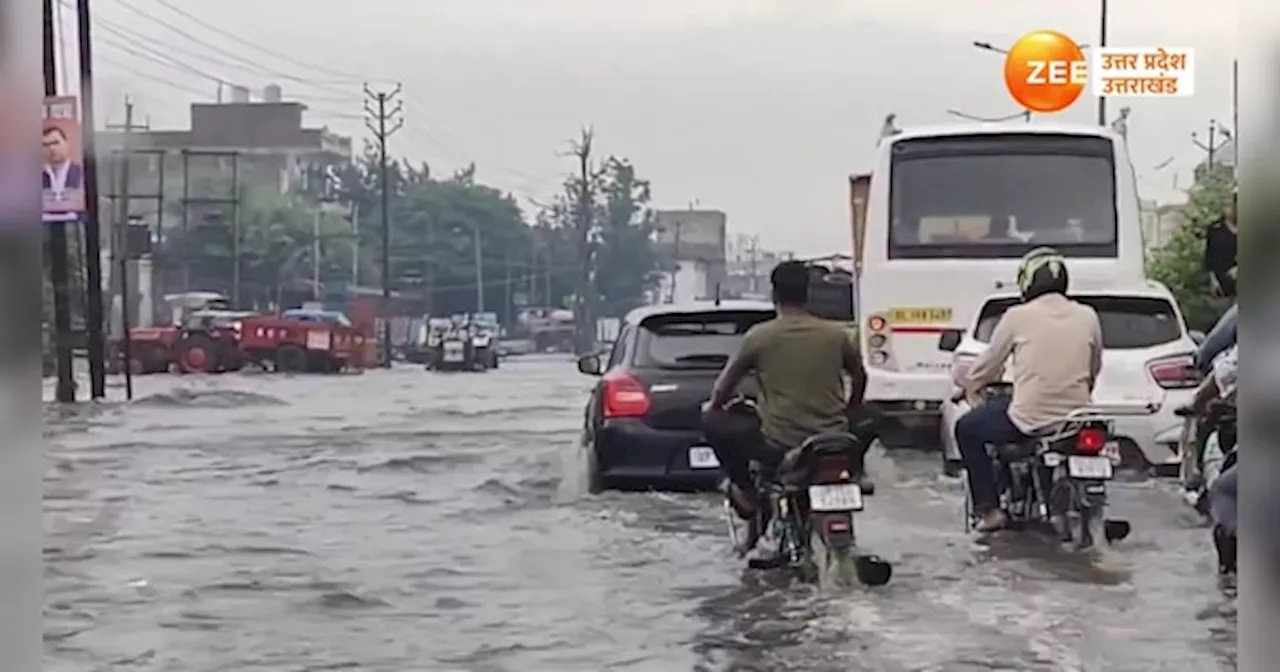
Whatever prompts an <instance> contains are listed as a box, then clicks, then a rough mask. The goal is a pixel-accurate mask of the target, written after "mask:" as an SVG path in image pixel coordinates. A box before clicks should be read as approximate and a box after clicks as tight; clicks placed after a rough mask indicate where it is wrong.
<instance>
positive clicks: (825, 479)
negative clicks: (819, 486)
mask: <svg viewBox="0 0 1280 672" xmlns="http://www.w3.org/2000/svg"><path fill="white" fill-rule="evenodd" d="M814 476H815V477H816V479H817V482H818V483H839V482H840V481H848V480H850V479H852V478H853V463H852V462H851V461H850V460H849V458H848V457H846V456H844V455H822V456H820V457H819V458H818V470H817V473H816V474H814Z"/></svg>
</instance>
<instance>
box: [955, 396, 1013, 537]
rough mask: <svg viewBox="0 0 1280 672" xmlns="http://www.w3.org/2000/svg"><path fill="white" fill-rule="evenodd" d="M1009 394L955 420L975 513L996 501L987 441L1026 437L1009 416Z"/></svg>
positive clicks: (983, 404) (981, 511) (998, 442)
mask: <svg viewBox="0 0 1280 672" xmlns="http://www.w3.org/2000/svg"><path fill="white" fill-rule="evenodd" d="M1009 401H1010V399H1009V397H994V398H992V399H988V400H987V401H985V402H983V403H981V404H978V405H977V406H975V407H974V408H973V409H972V410H970V411H969V412H968V413H965V414H964V415H962V416H960V419H959V420H957V421H956V445H957V447H959V449H960V457H962V458H963V459H964V469H965V474H966V475H967V477H968V479H969V492H970V494H971V495H972V497H973V509H974V511H975V512H976V513H985V512H987V511H989V510H991V509H994V508H995V507H996V506H997V505H998V504H999V501H1000V500H999V496H1000V493H998V492H996V472H995V468H994V467H993V465H992V463H991V455H990V454H989V453H987V445H988V444H1001V443H1015V442H1017V441H1021V440H1023V439H1025V438H1027V435H1026V434H1023V433H1022V430H1020V429H1018V427H1017V426H1016V425H1014V424H1013V421H1012V420H1010V419H1009Z"/></svg>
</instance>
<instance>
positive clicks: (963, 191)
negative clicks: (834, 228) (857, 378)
mask: <svg viewBox="0 0 1280 672" xmlns="http://www.w3.org/2000/svg"><path fill="white" fill-rule="evenodd" d="M864 200H865V203H862V201H864ZM854 201H855V231H856V234H855V238H856V239H858V240H855V245H856V246H857V247H858V248H860V249H859V257H860V273H859V276H860V277H859V282H858V306H857V307H858V312H859V319H860V322H861V325H862V328H861V329H859V340H860V343H861V348H862V353H863V357H864V360H865V362H866V366H867V369H868V375H869V380H868V385H867V394H866V398H867V400H868V401H870V402H872V403H873V404H875V405H876V406H877V407H879V408H880V409H881V410H882V411H883V412H884V413H885V414H886V415H887V416H890V417H893V418H897V419H899V420H901V421H902V422H901V427H902V428H903V429H906V430H919V431H918V432H917V431H908V432H905V433H902V434H901V435H898V433H897V432H891V433H890V434H891V436H887V437H886V443H887V444H889V445H894V444H897V445H903V444H904V443H906V442H913V441H915V440H918V439H920V438H922V437H928V438H927V440H928V441H929V443H932V442H933V441H935V440H936V437H937V431H938V425H937V420H938V414H939V403H940V402H941V401H942V400H943V399H945V398H946V397H947V396H949V395H950V394H951V392H952V383H951V378H950V371H949V369H950V364H951V354H950V353H948V352H943V351H941V350H939V349H938V338H939V335H940V334H941V333H942V332H943V331H944V330H948V329H958V330H962V331H963V330H964V329H965V328H966V327H967V325H969V324H970V323H972V321H973V317H974V313H975V312H976V311H977V310H978V307H979V306H980V305H981V304H982V302H983V299H984V298H985V297H987V296H988V295H990V294H992V293H993V292H996V291H1001V290H1003V291H1008V290H1009V288H1010V287H1012V286H1013V285H1014V282H1015V274H1016V269H1017V264H1018V259H1019V258H1020V257H1021V256H1022V255H1023V254H1025V253H1026V252H1027V251H1029V250H1031V249H1032V248H1034V247H1038V246H1040V245H1050V246H1053V247H1054V248H1056V249H1058V250H1059V251H1060V252H1062V253H1063V254H1064V255H1065V256H1067V257H1068V268H1069V269H1070V271H1071V279H1072V284H1073V286H1074V287H1076V288H1081V289H1083V288H1086V287H1098V286H1105V285H1111V284H1127V285H1134V284H1137V283H1139V282H1141V281H1142V280H1143V279H1144V278H1145V273H1144V269H1143V241H1142V226H1141V221H1140V217H1139V212H1138V197H1137V193H1136V191H1135V184H1134V173H1133V170H1132V167H1131V164H1130V162H1129V156H1128V154H1127V153H1126V151H1125V146H1124V141H1123V140H1122V139H1121V138H1120V136H1118V135H1116V134H1115V133H1113V132H1111V131H1110V130H1109V129H1104V128H1101V127H1096V126H1068V125H1056V124H1042V123H1035V124H1027V123H1021V122H1019V123H1012V124H988V123H983V124H976V125H975V124H969V125H963V126H954V127H941V128H921V129H915V130H904V131H902V132H900V133H898V134H896V135H893V136H890V137H887V138H885V139H883V140H882V141H881V143H880V145H879V147H878V151H877V156H876V162H875V165H874V170H873V172H872V174H871V178H870V184H869V186H868V187H866V194H865V199H864V198H863V197H862V196H861V195H860V194H856V193H855V195H854ZM859 204H861V205H863V206H864V207H862V208H861V213H860V214H862V216H863V217H864V218H865V219H864V221H863V222H858V221H856V219H857V217H858V214H859V213H858V212H857V211H858V210H859V208H858V205H859ZM859 234H860V235H859Z"/></svg>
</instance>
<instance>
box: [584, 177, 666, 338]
mask: <svg viewBox="0 0 1280 672" xmlns="http://www.w3.org/2000/svg"><path fill="white" fill-rule="evenodd" d="M598 191H599V192H600V194H601V201H602V202H601V203H600V204H599V205H600V210H601V212H600V216H599V218H598V221H599V245H598V247H597V248H596V253H595V285H596V291H597V292H598V294H599V299H600V303H599V307H600V314H601V315H602V316H611V317H620V316H622V315H624V314H626V312H627V311H629V310H631V309H632V308H635V307H636V306H638V305H641V304H642V303H643V302H644V295H645V292H646V291H648V290H650V289H652V288H653V287H654V285H655V284H656V282H657V279H658V273H657V267H658V255H657V252H656V250H655V249H654V244H653V233H654V228H655V226H656V224H655V221H654V214H653V211H652V210H651V209H649V198H650V195H651V194H650V187H649V181H648V180H642V179H640V178H638V177H636V171H635V168H634V167H633V166H632V165H631V163H630V162H629V161H627V160H626V159H619V158H616V157H610V158H609V159H608V160H607V161H606V162H605V166H604V172H603V175H602V176H601V179H600V189H599V190H598Z"/></svg>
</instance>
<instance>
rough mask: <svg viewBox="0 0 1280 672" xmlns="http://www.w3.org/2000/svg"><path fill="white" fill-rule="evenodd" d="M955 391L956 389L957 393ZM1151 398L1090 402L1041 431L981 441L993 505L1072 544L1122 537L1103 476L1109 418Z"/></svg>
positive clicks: (999, 391) (1004, 390)
mask: <svg viewBox="0 0 1280 672" xmlns="http://www.w3.org/2000/svg"><path fill="white" fill-rule="evenodd" d="M1012 392H1013V386H1012V385H1011V384H1009V383H996V384H993V385H989V386H987V388H985V389H984V390H983V396H984V397H986V398H991V397H994V396H997V395H1010V394H1012ZM958 396H959V395H958ZM1154 406H1155V405H1154V404H1141V405H1122V406H1121V405H1118V406H1105V407H1104V406H1094V407H1087V408H1081V409H1078V410H1075V411H1072V412H1071V413H1069V414H1067V416H1066V417H1065V418H1063V421H1062V422H1061V423H1059V424H1058V425H1056V426H1054V427H1052V428H1050V429H1049V430H1048V431H1046V432H1043V433H1041V434H1040V435H1037V436H1033V437H1031V438H1028V439H1026V440H1024V441H1020V442H1017V443H1011V444H1002V445H991V446H987V451H988V454H989V455H990V457H991V460H992V465H993V467H994V469H995V474H996V488H997V492H999V493H1000V501H999V505H1000V507H1001V509H1002V510H1003V511H1004V512H1005V514H1006V515H1007V516H1008V519H1009V523H1010V524H1011V525H1012V526H1013V527H1030V526H1036V525H1043V526H1046V527H1049V528H1052V529H1054V530H1055V532H1056V533H1057V534H1058V537H1059V540H1060V541H1061V542H1062V543H1063V544H1066V545H1069V546H1072V547H1074V548H1075V550H1081V551H1083V550H1089V549H1092V548H1094V547H1095V546H1096V544H1097V541H1098V540H1099V539H1104V540H1105V541H1106V542H1107V543H1108V544H1111V543H1114V542H1117V541H1121V540H1123V539H1125V538H1127V537H1128V536H1129V534H1130V532H1131V530H1132V526H1131V524H1130V523H1129V522H1128V521H1126V520H1121V519H1109V518H1107V516H1106V508H1107V485H1106V484H1107V481H1109V480H1111V479H1112V478H1113V477H1114V472H1115V467H1117V466H1118V465H1119V464H1120V454H1119V451H1118V449H1116V448H1115V446H1114V443H1113V442H1112V441H1111V435H1112V421H1113V420H1114V419H1115V418H1116V417H1118V416H1122V415H1149V414H1151V413H1154V412H1155V411H1156V410H1157V409H1156V408H1155V407H1154ZM976 523H977V513H976V512H975V510H974V506H973V496H972V493H970V492H969V488H968V482H967V481H966V484H965V531H966V532H967V531H972V530H973V529H974V527H975V526H976Z"/></svg>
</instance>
